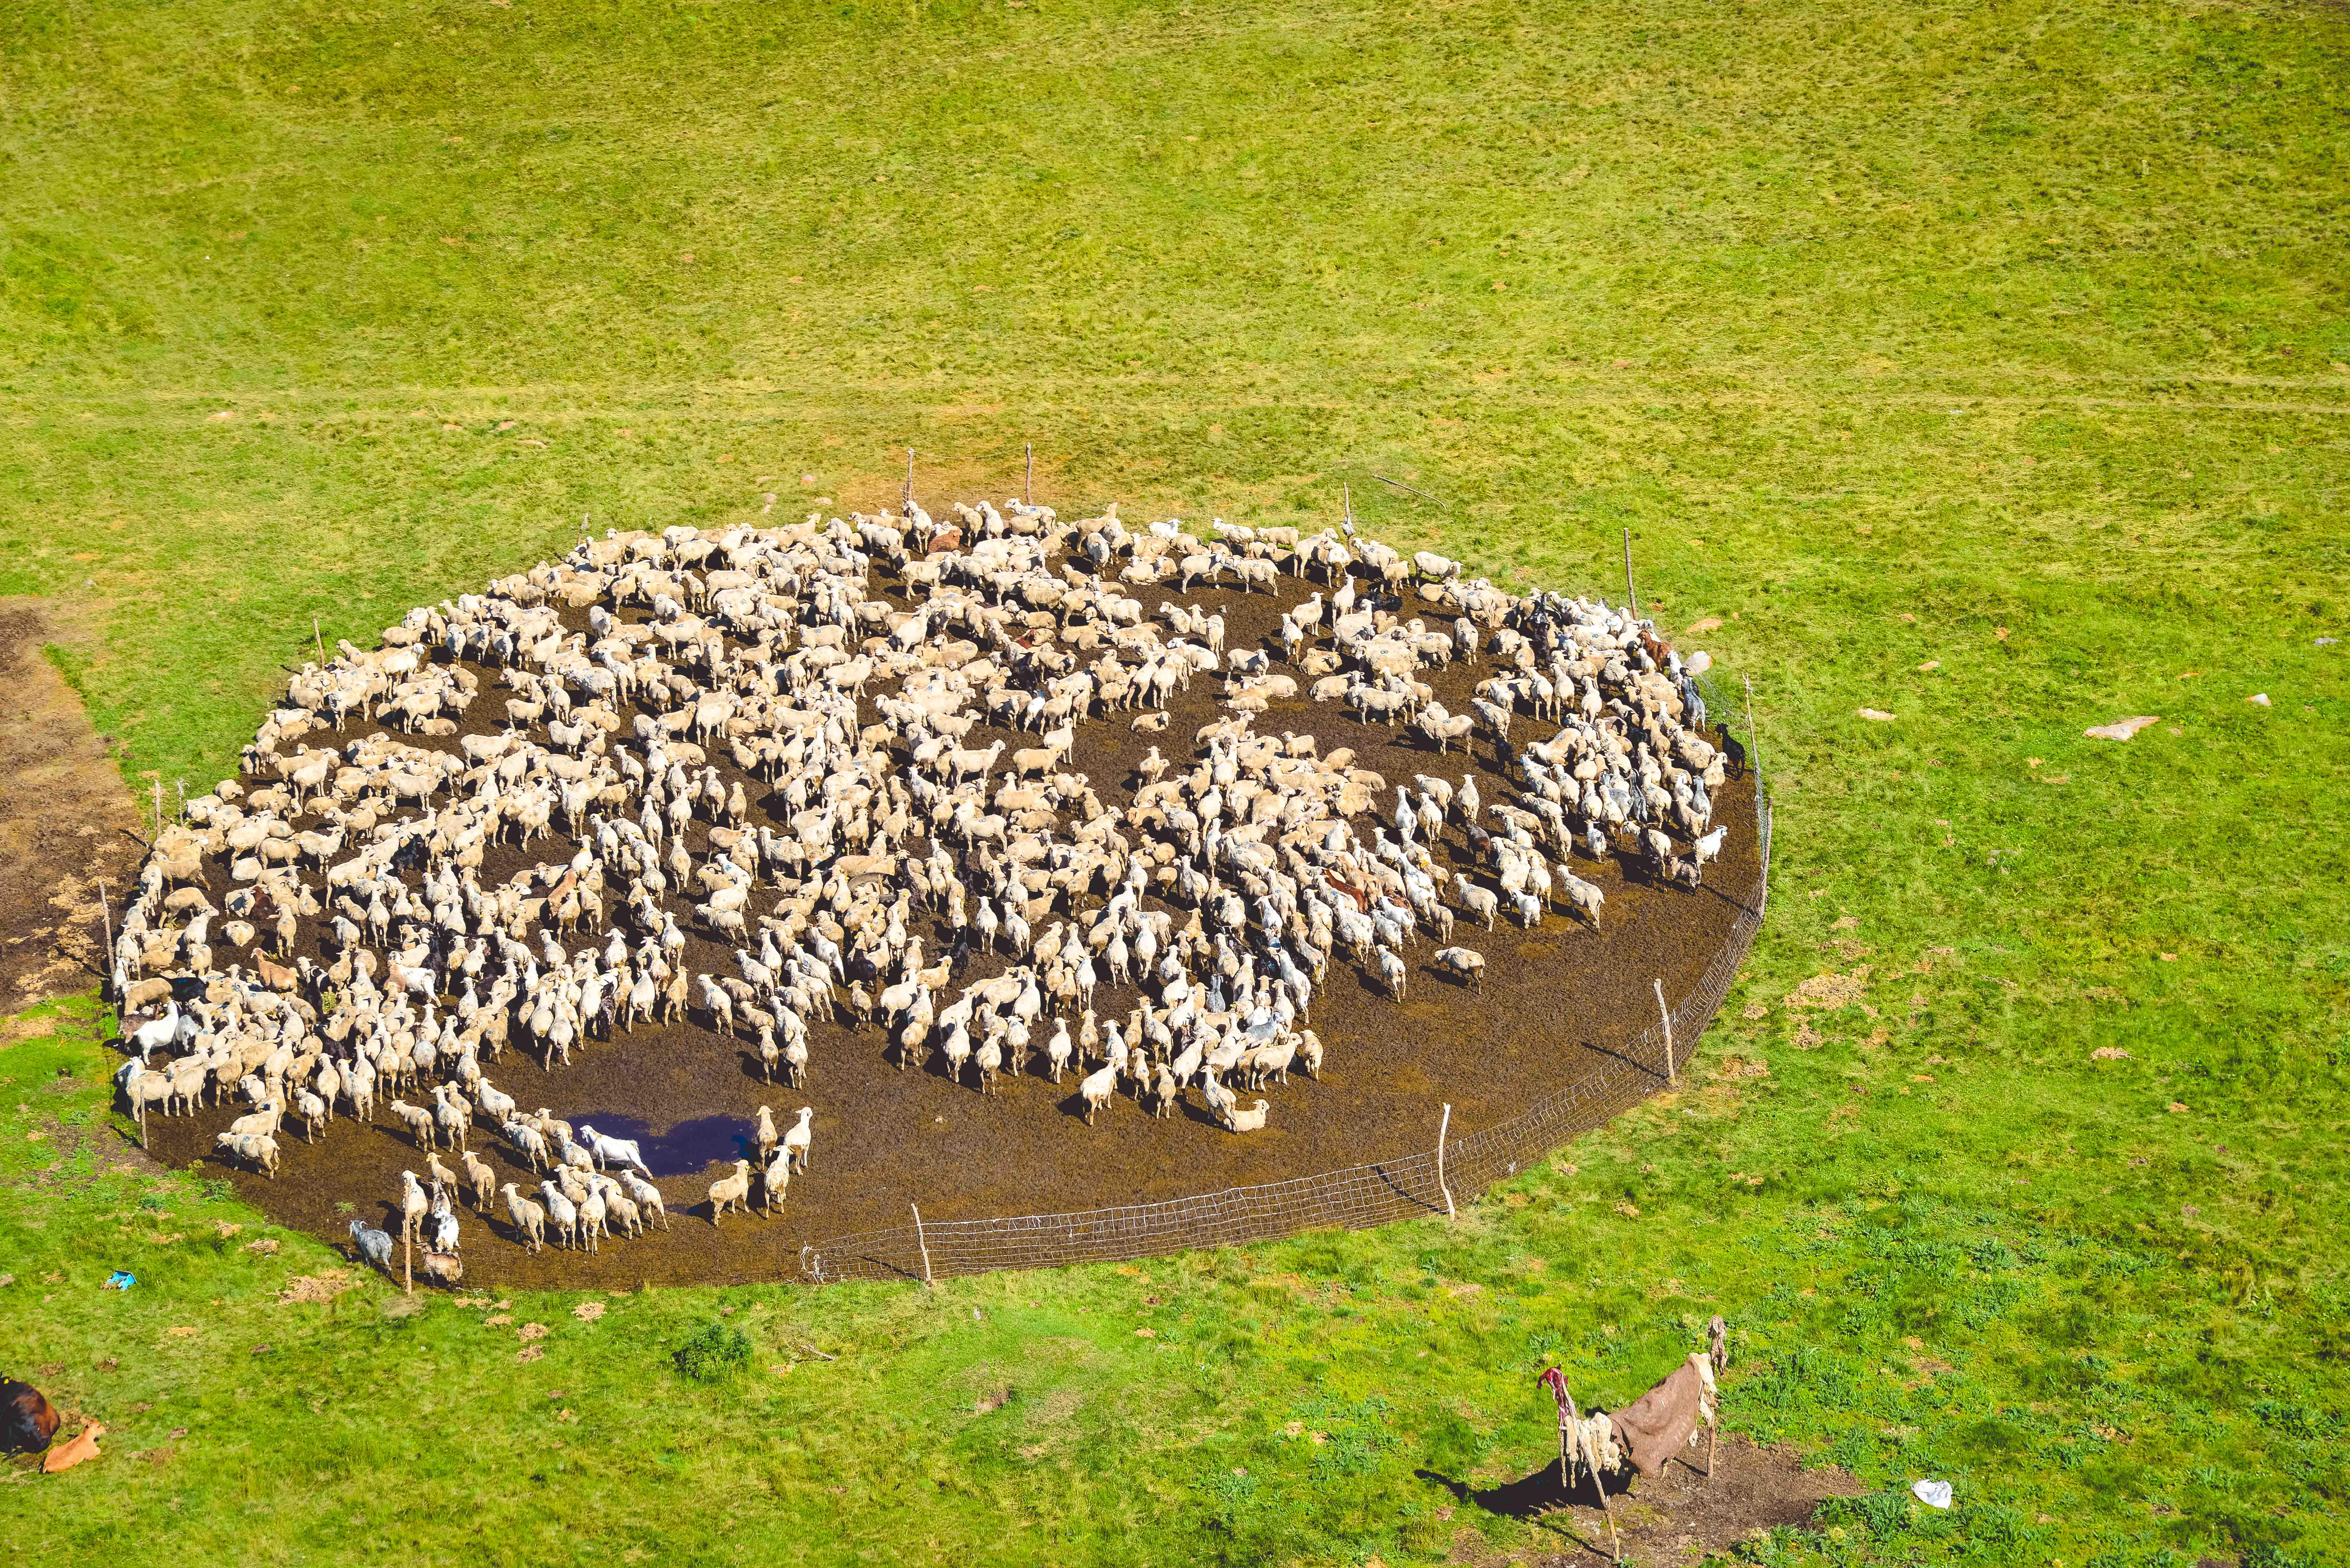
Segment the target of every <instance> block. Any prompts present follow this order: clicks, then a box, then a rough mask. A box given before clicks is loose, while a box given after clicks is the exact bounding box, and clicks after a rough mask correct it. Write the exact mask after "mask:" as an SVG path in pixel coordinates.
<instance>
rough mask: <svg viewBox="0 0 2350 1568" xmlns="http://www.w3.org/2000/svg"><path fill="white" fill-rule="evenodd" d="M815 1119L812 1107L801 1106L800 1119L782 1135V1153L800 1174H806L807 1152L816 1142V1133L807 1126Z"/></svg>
mask: <svg viewBox="0 0 2350 1568" xmlns="http://www.w3.org/2000/svg"><path fill="white" fill-rule="evenodd" d="M815 1119H816V1111H815V1109H814V1107H812V1106H801V1107H800V1119H799V1120H798V1122H796V1123H795V1124H794V1125H793V1127H791V1129H790V1130H789V1131H787V1132H785V1134H784V1153H785V1155H786V1156H788V1157H789V1158H791V1160H792V1162H793V1164H794V1166H795V1168H797V1169H798V1170H799V1171H800V1172H801V1173H802V1174H806V1170H807V1168H808V1151H809V1148H810V1147H811V1146H812V1145H813V1144H814V1143H815V1141H816V1133H815V1131H814V1129H813V1128H812V1127H810V1125H809V1124H810V1123H812V1122H814V1121H815Z"/></svg>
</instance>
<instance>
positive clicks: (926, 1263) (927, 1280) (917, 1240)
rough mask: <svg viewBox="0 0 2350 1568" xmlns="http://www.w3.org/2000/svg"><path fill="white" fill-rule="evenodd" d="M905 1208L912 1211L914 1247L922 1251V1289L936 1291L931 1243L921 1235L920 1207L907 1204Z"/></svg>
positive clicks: (916, 1204)
mask: <svg viewBox="0 0 2350 1568" xmlns="http://www.w3.org/2000/svg"><path fill="white" fill-rule="evenodd" d="M906 1207H907V1208H909V1209H911V1210H913V1211H914V1245H916V1246H917V1247H920V1249H921V1250H922V1288H923V1289H925V1290H932V1291H934V1290H937V1289H938V1288H939V1284H938V1282H937V1281H936V1280H933V1279H932V1278H931V1243H930V1241H928V1240H927V1239H926V1238H925V1237H924V1236H923V1235H922V1207H921V1205H920V1204H919V1203H909V1204H907V1205H906Z"/></svg>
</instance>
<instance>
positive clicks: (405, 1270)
mask: <svg viewBox="0 0 2350 1568" xmlns="http://www.w3.org/2000/svg"><path fill="white" fill-rule="evenodd" d="M400 1280H401V1283H400V1289H401V1291H402V1292H403V1293H405V1294H408V1295H411V1296H412V1295H414V1294H415V1293H416V1220H415V1219H414V1218H413V1217H412V1216H411V1215H408V1214H402V1215H401V1216H400Z"/></svg>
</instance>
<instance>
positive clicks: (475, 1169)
mask: <svg viewBox="0 0 2350 1568" xmlns="http://www.w3.org/2000/svg"><path fill="white" fill-rule="evenodd" d="M463 1158H464V1162H465V1184H466V1185H467V1186H469V1187H471V1188H472V1189H473V1207H474V1208H476V1209H478V1210H481V1211H482V1212H483V1213H484V1214H486V1213H488V1212H489V1209H490V1199H492V1198H494V1197H495V1196H496V1194H497V1190H498V1173H497V1172H496V1171H495V1170H494V1169H492V1168H490V1164H489V1162H488V1161H487V1160H484V1158H482V1157H481V1156H480V1155H477V1154H474V1153H473V1152H472V1151H471V1150H467V1151H466V1153H465V1155H464V1156H463Z"/></svg>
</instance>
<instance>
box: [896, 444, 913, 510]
mask: <svg viewBox="0 0 2350 1568" xmlns="http://www.w3.org/2000/svg"><path fill="white" fill-rule="evenodd" d="M913 514H914V449H913V448H912V447H908V448H907V449H906V504H905V505H904V506H903V507H902V508H900V509H899V515H901V516H906V517H911V516H912V515H913Z"/></svg>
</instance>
